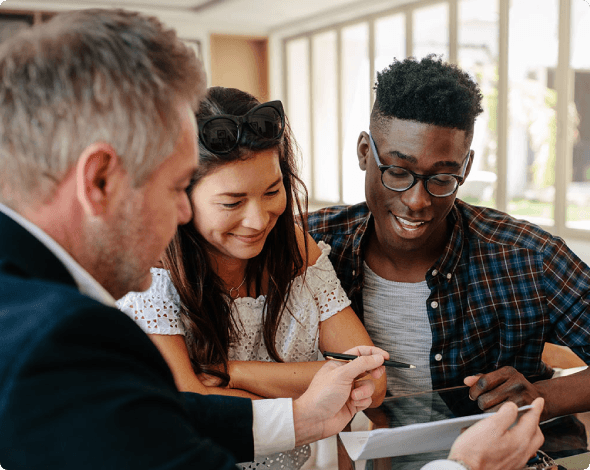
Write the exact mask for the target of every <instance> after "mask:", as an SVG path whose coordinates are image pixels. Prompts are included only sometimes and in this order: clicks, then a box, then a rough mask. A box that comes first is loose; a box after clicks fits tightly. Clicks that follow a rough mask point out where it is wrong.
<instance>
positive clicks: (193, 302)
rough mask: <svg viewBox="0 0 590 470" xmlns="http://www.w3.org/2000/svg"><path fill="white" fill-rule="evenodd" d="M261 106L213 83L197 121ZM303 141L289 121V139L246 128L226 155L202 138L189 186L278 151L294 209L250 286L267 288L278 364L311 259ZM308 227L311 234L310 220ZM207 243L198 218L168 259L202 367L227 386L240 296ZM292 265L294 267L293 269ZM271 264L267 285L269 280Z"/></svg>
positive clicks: (252, 263) (272, 236)
mask: <svg viewBox="0 0 590 470" xmlns="http://www.w3.org/2000/svg"><path fill="white" fill-rule="evenodd" d="M259 104H260V102H259V101H258V100H256V98H254V97H253V96H252V95H250V94H248V93H246V92H243V91H240V90H237V89H235V88H223V87H212V88H210V89H209V90H208V93H207V96H206V97H205V99H204V100H203V101H202V102H201V105H200V107H199V110H198V112H197V121H199V120H201V119H205V118H207V117H209V116H214V115H217V114H231V115H234V116H241V115H244V114H246V113H247V112H248V111H249V110H250V109H252V108H253V107H255V106H257V105H259ZM295 147H296V144H295V142H294V140H293V138H292V136H291V132H290V128H289V126H288V124H286V125H285V132H284V134H283V137H282V138H281V139H279V140H275V141H264V140H260V139H257V138H256V136H255V135H253V134H251V133H250V132H248V131H247V130H246V129H245V130H244V132H243V135H242V137H241V139H240V143H239V145H238V147H237V148H236V149H234V150H233V151H232V152H230V153H229V154H224V155H219V154H215V153H212V152H210V151H208V150H207V149H206V148H205V147H203V145H202V143H201V142H200V141H199V153H200V156H199V168H198V171H197V174H196V175H195V177H194V178H193V180H192V181H191V184H190V186H189V187H188V188H187V192H188V194H189V197H190V195H191V192H192V190H193V188H194V187H195V185H197V184H198V183H199V181H201V179H202V178H203V177H205V176H206V175H208V174H209V173H210V172H211V171H212V170H214V169H216V168H219V167H220V166H222V165H225V164H227V163H230V162H233V161H238V160H247V159H248V158H251V157H252V156H253V154H254V153H256V152H258V151H261V150H266V149H269V148H276V149H277V150H278V153H279V160H280V168H281V171H282V174H283V183H284V185H285V192H286V196H287V205H286V209H285V212H283V214H282V215H281V216H279V218H278V220H277V223H276V225H275V226H274V228H273V229H272V230H271V232H270V233H269V235H268V238H267V239H266V243H265V244H264V248H263V249H262V252H261V253H260V254H259V255H258V256H256V257H255V258H252V259H250V260H248V264H247V267H246V286H254V290H255V292H250V287H249V291H248V294H249V295H250V296H252V297H254V298H257V297H258V296H259V295H260V294H261V293H262V292H263V291H264V290H265V291H266V299H265V305H264V316H263V338H264V342H265V346H266V349H267V350H268V353H269V354H270V357H271V358H272V359H273V360H274V361H277V362H282V358H281V357H280V355H279V353H278V351H277V348H276V345H275V338H276V333H277V329H278V325H279V322H280V319H281V317H282V315H283V314H284V313H285V312H284V310H285V305H286V302H287V300H288V298H289V295H290V292H291V286H292V282H293V279H294V278H295V277H296V276H297V275H298V274H300V273H301V272H302V271H303V268H304V266H305V265H306V264H307V261H306V259H304V257H303V256H302V255H301V252H300V249H299V246H298V243H297V234H296V229H295V224H296V223H295V220H296V219H298V220H299V221H303V222H300V223H303V224H304V221H305V217H303V215H304V213H303V210H304V209H305V210H307V190H306V188H305V185H304V184H303V182H302V181H301V180H300V179H299V177H298V176H297V166H296V159H295V151H294V149H295ZM303 229H304V231H305V232H307V230H306V227H305V225H303ZM207 247H208V242H207V241H206V240H205V239H204V238H203V237H202V236H201V234H200V233H199V232H198V231H197V230H196V228H195V226H194V224H193V223H188V224H186V225H183V226H180V227H179V228H178V230H177V233H176V235H175V236H174V239H173V240H172V242H171V243H170V245H169V246H168V248H167V250H166V255H165V257H164V259H163V264H164V267H165V268H166V269H167V270H168V271H169V272H170V277H171V279H172V283H173V284H174V287H176V290H177V291H178V294H179V296H180V300H181V320H182V323H183V325H184V328H185V331H186V337H185V340H186V344H187V347H188V350H189V355H190V358H191V362H192V365H193V368H194V370H195V372H196V373H201V372H205V373H208V374H211V375H215V376H217V377H219V378H220V379H221V381H222V385H227V384H228V383H229V375H228V373H227V365H228V360H229V356H228V353H229V348H230V346H231V345H232V344H235V342H236V341H238V338H239V334H240V329H241V325H240V324H239V322H238V321H237V320H236V319H235V318H234V317H233V315H232V303H233V300H232V299H231V297H230V296H229V295H228V293H227V289H226V287H225V285H224V283H223V281H222V280H221V278H220V277H219V276H218V275H217V274H216V273H215V271H214V270H213V267H212V265H211V262H210V260H209V257H208V256H207ZM305 252H306V253H307V241H306V242H305ZM286 266H289V267H290V269H285V267H286ZM265 270H266V272H267V273H268V277H267V278H266V277H264V279H268V285H267V286H263V285H262V282H263V274H264V272H265ZM220 366H221V367H220Z"/></svg>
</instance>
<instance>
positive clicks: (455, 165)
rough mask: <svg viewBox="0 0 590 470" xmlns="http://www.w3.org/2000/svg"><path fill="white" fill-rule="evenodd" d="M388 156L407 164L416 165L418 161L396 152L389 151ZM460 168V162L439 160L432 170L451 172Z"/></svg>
mask: <svg viewBox="0 0 590 470" xmlns="http://www.w3.org/2000/svg"><path fill="white" fill-rule="evenodd" d="M387 154H388V155H390V156H392V157H395V158H399V159H400V160H404V161H406V162H408V163H413V164H416V163H418V159H417V158H416V157H414V156H412V155H406V154H405V153H402V152H399V151H397V150H391V151H389V152H387ZM461 166H462V162H461V163H459V162H456V161H454V160H441V161H438V162H436V163H435V164H434V165H433V167H434V168H451V169H453V170H459V169H460V168H461Z"/></svg>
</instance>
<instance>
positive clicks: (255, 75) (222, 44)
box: [209, 34, 269, 102]
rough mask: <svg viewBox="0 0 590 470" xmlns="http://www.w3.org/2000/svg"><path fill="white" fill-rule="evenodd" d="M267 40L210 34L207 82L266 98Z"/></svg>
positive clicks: (266, 99) (262, 99)
mask: <svg viewBox="0 0 590 470" xmlns="http://www.w3.org/2000/svg"><path fill="white" fill-rule="evenodd" d="M267 43H268V40H267V39H266V38H257V37H248V36H229V35H221V34H212V35H211V37H210V43H209V47H210V51H211V55H210V57H211V80H210V84H211V85H212V86H225V87H232V88H239V89H240V90H244V91H247V92H249V93H251V94H253V95H254V96H255V97H256V98H258V99H259V100H260V101H262V102H264V101H268V96H269V92H268V58H267V46H268V44H267Z"/></svg>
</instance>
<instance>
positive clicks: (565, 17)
mask: <svg viewBox="0 0 590 470" xmlns="http://www.w3.org/2000/svg"><path fill="white" fill-rule="evenodd" d="M570 18H571V0H560V2H559V50H558V56H557V74H556V84H555V85H556V90H557V106H556V108H557V109H556V113H557V139H556V143H555V145H556V149H555V150H556V155H555V203H554V204H555V209H554V210H555V212H554V215H553V216H554V219H555V229H556V232H557V235H560V236H562V235H563V232H564V231H565V225H566V218H567V186H568V181H571V171H572V152H573V149H572V145H571V139H570V136H569V135H568V134H569V133H568V128H569V125H568V124H569V123H568V107H569V103H570V101H572V97H573V90H572V86H571V80H570Z"/></svg>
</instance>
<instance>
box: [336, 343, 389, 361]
mask: <svg viewBox="0 0 590 470" xmlns="http://www.w3.org/2000/svg"><path fill="white" fill-rule="evenodd" d="M344 353H345V354H354V355H355V356H371V355H373V354H380V355H381V356H383V357H384V358H385V359H389V353H388V352H387V351H385V350H383V349H381V348H378V347H376V346H355V347H354V348H352V349H349V350H348V351H344Z"/></svg>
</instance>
